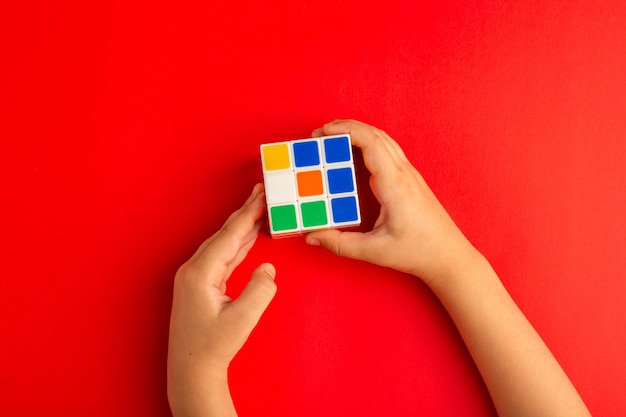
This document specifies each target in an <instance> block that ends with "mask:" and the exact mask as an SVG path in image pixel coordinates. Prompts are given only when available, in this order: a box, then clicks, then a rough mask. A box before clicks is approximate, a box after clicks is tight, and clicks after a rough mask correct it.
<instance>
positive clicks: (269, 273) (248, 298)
mask: <svg viewBox="0 0 626 417" xmlns="http://www.w3.org/2000/svg"><path fill="white" fill-rule="evenodd" d="M340 133H350V134H351V138H352V142H353V144H354V145H356V146H358V147H359V148H361V150H362V152H363V159H364V161H365V165H366V167H367V169H368V170H369V171H370V173H371V178H370V186H371V188H372V191H373V193H374V196H375V197H376V199H377V200H378V202H379V203H380V207H381V208H380V215H379V217H378V219H377V221H376V223H375V225H374V228H373V229H372V230H371V231H369V232H366V233H360V232H346V231H337V230H325V231H318V232H313V233H310V234H308V235H307V236H306V238H305V239H306V242H307V243H308V244H310V245H313V246H322V247H324V248H326V249H328V250H330V251H331V252H333V253H335V254H336V255H339V256H345V257H348V258H353V259H358V260H362V261H365V262H370V263H373V264H376V265H381V266H385V267H389V268H393V269H396V270H398V271H401V272H404V273H407V274H411V275H414V276H415V277H416V279H421V280H422V281H424V283H426V285H428V286H429V287H430V288H431V290H432V291H433V292H434V294H435V295H436V296H437V297H438V298H439V299H440V300H441V302H442V304H443V305H444V307H445V308H446V310H447V311H448V313H449V314H450V316H451V317H452V319H453V321H454V323H455V324H456V326H457V328H458V331H459V333H460V334H461V336H462V338H463V340H464V342H465V344H466V346H467V348H468V350H469V352H470V354H471V356H472V358H473V359H474V361H475V363H476V366H477V367H478V369H479V371H480V373H481V375H482V377H483V379H484V381H485V384H486V386H487V388H488V390H489V393H490V394H491V398H492V399H493V402H494V404H495V407H496V410H497V412H498V415H500V416H533V417H538V416H546V417H547V416H550V417H554V416H568V417H573V416H581V417H582V416H590V415H591V414H590V413H589V411H588V410H587V407H586V406H585V404H584V402H583V401H582V399H581V397H580V396H579V394H578V392H577V391H576V389H575V388H574V386H573V385H572V383H571V382H570V380H569V378H568V377H567V375H566V374H565V372H564V371H563V369H562V368H561V366H560V365H559V364H558V362H557V361H556V359H555V358H554V356H553V355H552V353H551V352H550V350H549V349H548V347H547V346H546V345H545V343H544V342H543V341H542V339H541V338H540V336H539V335H538V334H537V332H536V331H535V330H534V329H533V327H532V325H531V324H530V323H529V322H528V320H527V319H526V318H525V316H524V315H523V313H522V312H521V311H520V309H519V308H518V307H517V305H516V304H515V302H514V301H513V299H512V298H511V297H510V296H509V294H508V293H507V291H506V289H505V288H504V286H503V285H502V283H501V281H500V279H499V278H498V276H497V275H496V273H495V272H494V270H493V269H492V268H491V266H490V265H489V263H488V262H487V260H486V259H485V258H484V257H483V256H482V255H481V254H480V253H479V252H478V251H477V250H476V249H475V248H474V247H473V246H472V244H471V243H470V242H469V241H468V240H467V239H466V238H465V236H464V235H463V233H462V232H461V231H460V230H459V228H458V227H457V226H456V225H455V223H454V222H453V221H452V219H451V218H450V216H449V215H448V214H447V213H446V211H445V209H444V208H443V206H442V205H441V204H440V203H439V201H438V200H437V198H436V197H435V195H434V194H433V192H432V191H431V190H430V188H429V187H428V185H427V184H426V182H425V181H424V179H423V178H422V176H421V175H420V174H419V172H418V171H417V170H416V169H415V168H414V167H413V165H412V164H411V163H410V162H409V160H408V159H407V157H406V156H405V154H404V152H403V151H402V149H401V148H400V146H399V145H398V144H397V143H396V142H395V141H394V140H393V139H392V138H391V137H390V136H389V135H387V134H386V133H385V132H384V131H382V130H380V129H377V128H375V127H372V126H369V125H366V124H364V123H361V122H357V121H353V120H336V121H334V122H331V123H328V124H326V125H325V126H324V127H322V128H320V129H317V130H315V131H314V132H313V136H324V135H332V134H340ZM264 200H265V197H264V193H263V188H262V186H261V185H257V186H255V188H254V190H253V192H252V194H251V196H250V197H249V198H248V200H247V201H246V203H245V204H244V205H243V207H242V208H241V209H239V210H238V211H236V212H235V213H233V214H232V215H231V216H230V218H229V219H228V220H227V221H226V223H225V224H224V226H223V227H222V229H220V230H219V231H218V232H217V233H216V234H215V235H213V236H212V237H210V238H209V239H208V240H207V241H205V242H204V243H203V244H202V245H201V246H200V248H199V249H198V251H197V252H196V253H195V254H194V255H193V256H192V258H191V259H190V260H189V261H187V262H186V263H185V264H184V265H183V266H181V268H180V269H179V271H178V273H177V274H176V279H175V284H174V301H173V306H172V315H171V322H170V339H169V352H168V398H169V401H170V406H171V409H172V413H173V415H174V416H175V417H201V416H202V417H210V416H236V415H237V413H236V411H235V407H234V405H233V402H232V399H231V396H230V391H229V388H228V378H227V370H228V366H229V364H230V362H231V360H232V359H233V357H234V356H235V354H236V353H237V352H238V351H239V349H240V348H241V346H242V345H243V344H244V343H245V341H246V340H247V338H248V336H249V334H250V332H251V331H252V329H253V328H254V327H255V325H256V324H257V322H258V321H259V319H260V317H261V315H262V314H263V312H264V311H265V309H266V307H267V306H268V305H269V303H270V301H271V300H272V298H273V297H274V295H275V293H276V284H275V283H274V276H275V275H276V270H275V268H274V267H273V266H272V265H271V264H268V263H266V264H262V265H260V266H259V267H258V268H257V269H256V270H255V271H254V272H253V274H252V277H251V278H250V282H249V283H248V285H247V286H246V288H245V289H244V291H243V292H242V293H241V295H240V296H239V297H238V298H237V299H236V300H231V299H230V298H228V297H227V296H226V295H225V294H224V292H225V289H226V281H227V280H228V277H229V276H230V274H231V273H232V271H233V269H234V268H236V267H237V265H239V263H240V262H241V261H242V260H243V259H244V258H245V256H246V254H247V253H248V251H249V250H250V248H251V247H252V245H253V244H254V241H255V240H256V237H257V235H258V231H259V228H260V224H261V222H262V221H263V217H264V214H265V206H264ZM407 219H410V220H409V221H408V224H407Z"/></svg>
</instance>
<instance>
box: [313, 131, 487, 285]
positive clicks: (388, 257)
mask: <svg viewBox="0 0 626 417" xmlns="http://www.w3.org/2000/svg"><path fill="white" fill-rule="evenodd" d="M341 133H350V135H351V138H352V142H353V143H354V145H356V146H358V147H359V148H361V150H362V151H363V159H364V162H365V165H366V167H367V169H368V170H369V171H370V173H371V174H372V176H371V178H370V186H371V188H372V191H373V193H374V196H375V197H376V199H377V200H378V202H379V203H380V206H381V207H380V215H379V217H378V219H377V220H376V223H375V225H374V228H373V229H372V230H371V231H369V232H367V233H358V232H342V231H339V230H324V231H318V232H312V233H310V234H308V235H307V237H306V241H307V243H309V244H312V245H317V244H320V245H321V246H323V247H325V248H327V249H329V250H330V251H332V252H333V253H335V254H337V255H341V256H346V257H348V258H354V259H360V260H364V261H368V262H371V263H374V264H377V265H382V266H387V267H391V268H394V269H396V270H399V271H402V272H408V273H411V274H413V275H416V276H419V277H420V278H422V279H423V280H424V281H425V282H426V283H427V284H428V285H431V284H433V283H434V281H435V280H438V279H444V278H445V277H446V276H449V275H450V274H454V273H455V271H456V270H458V268H462V267H463V266H464V265H465V264H466V263H467V262H468V261H471V260H472V259H474V258H475V257H476V256H480V255H479V253H478V252H477V251H476V250H475V249H474V248H473V246H472V245H471V244H470V243H469V241H468V240H467V239H466V238H465V237H464V236H463V234H462V233H461V231H460V230H459V229H458V227H457V226H456V225H455V224H454V222H453V221H452V219H451V218H450V216H449V215H448V214H447V213H446V211H445V209H444V208H443V206H442V205H441V204H440V203H439V201H438V200H437V198H436V197H435V195H434V194H433V192H432V191H431V190H430V188H429V187H428V185H427V184H426V182H425V181H424V179H423V178H422V176H421V175H420V174H419V172H417V170H416V169H415V168H414V167H413V165H411V163H410V162H409V160H408V159H407V157H406V156H405V154H404V152H403V151H402V149H401V148H400V146H399V145H398V144H397V143H396V142H395V141H394V140H393V139H392V138H391V137H389V135H387V134H386V133H385V132H383V131H382V130H380V129H377V128H375V127H373V126H369V125H367V124H365V123H362V122H358V121H354V120H336V121H333V122H331V123H328V124H326V125H325V126H324V127H322V128H319V129H317V130H315V131H314V132H313V136H324V135H335V134H341Z"/></svg>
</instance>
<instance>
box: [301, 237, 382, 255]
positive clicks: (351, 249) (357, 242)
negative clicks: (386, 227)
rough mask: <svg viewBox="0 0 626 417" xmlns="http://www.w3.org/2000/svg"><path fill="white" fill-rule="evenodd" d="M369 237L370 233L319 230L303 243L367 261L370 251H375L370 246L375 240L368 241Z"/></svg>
mask: <svg viewBox="0 0 626 417" xmlns="http://www.w3.org/2000/svg"><path fill="white" fill-rule="evenodd" d="M369 236H370V233H359V232H342V231H340V230H321V231H318V232H311V233H309V234H308V235H307V236H306V237H305V241H306V243H308V244H309V245H313V246H322V247H323V248H325V249H327V250H329V251H330V252H332V253H333V254H335V255H338V256H344V257H346V258H352V259H361V260H366V261H369V260H371V259H372V257H371V253H372V251H375V250H376V248H375V247H373V246H372V243H374V242H376V240H370V239H369Z"/></svg>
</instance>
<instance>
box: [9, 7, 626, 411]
mask: <svg viewBox="0 0 626 417" xmlns="http://www.w3.org/2000/svg"><path fill="white" fill-rule="evenodd" d="M232 3H238V4H236V5H228V4H227V2H187V1H182V2H175V3H174V2H172V3H171V4H168V3H166V2H160V3H158V2H145V3H136V2H102V3H95V2H76V4H71V3H68V2H39V3H35V4H33V3H29V2H21V1H6V0H5V1H3V2H2V3H1V4H0V42H1V44H0V59H1V62H2V67H1V69H0V72H1V81H0V140H1V149H0V173H1V175H0V180H1V184H0V185H1V189H0V202H1V206H0V207H1V214H2V216H1V220H0V222H1V223H0V239H1V240H0V242H1V251H0V260H1V263H2V270H1V272H0V274H1V277H2V278H1V280H0V294H1V297H2V300H1V301H0V332H1V335H2V336H1V337H2V338H1V341H0V413H1V414H2V415H6V416H39V415H47V416H87V415H88V416H113V415H115V416H144V415H145V416H167V415H169V409H168V405H167V399H166V393H165V381H166V379H165V378H166V374H165V360H166V354H167V336H168V319H169V309H170V306H171V296H172V280H173V276H174V273H175V272H176V269H177V267H178V266H179V265H180V264H181V263H182V262H184V261H185V260H186V259H187V258H188V257H189V256H190V255H191V254H192V253H193V251H194V250H195V248H196V247H197V246H198V245H199V244H200V243H201V241H202V240H203V239H204V238H205V237H207V236H209V235H210V234H211V233H212V232H214V231H215V230H216V229H217V228H218V227H219V226H220V225H221V224H222V222H223V221H224V219H225V218H226V217H227V215H228V214H229V213H230V212H232V211H233V210H234V209H236V208H237V207H238V206H239V205H240V204H241V203H242V202H243V200H244V199H245V197H246V196H247V195H248V193H249V192H250V190H251V189H252V186H253V185H254V183H255V182H257V181H260V180H261V178H262V177H261V172H260V161H259V155H258V153H259V151H258V145H259V144H260V143H264V142H271V141H278V140H286V139H293V138H302V137H307V136H308V135H309V134H310V132H311V130H312V129H314V128H316V127H318V126H320V125H321V124H323V123H324V122H327V121H329V120H331V119H333V118H345V117H350V118H357V119H362V120H364V121H366V122H369V123H371V124H374V125H376V126H378V127H381V128H383V129H385V130H386V131H388V132H389V133H390V134H391V135H392V136H393V137H395V138H396V139H397V140H398V142H399V143H400V144H401V145H402V146H403V147H404V149H405V150H406V152H407V154H408V156H409V158H410V159H411V160H412V162H413V163H414V164H415V165H416V166H417V167H418V169H419V170H420V171H421V172H422V174H423V175H424V177H425V178H426V180H427V181H428V182H429V184H430V185H431V186H432V188H433V190H434V191H435V193H436V194H437V195H438V196H439V197H440V200H441V201H442V203H443V204H444V205H445V206H446V207H447V209H448V210H449V212H450V214H451V215H452V216H453V218H454V219H455V221H456V222H457V223H458V224H459V226H460V227H461V229H462V230H463V231H464V232H465V233H466V235H467V236H468V237H469V238H470V240H472V241H473V242H474V243H475V244H476V246H477V247H478V248H479V249H480V250H481V251H482V252H483V253H484V254H485V255H486V256H487V257H488V258H489V259H490V260H491V262H492V264H493V265H494V267H495V269H496V270H497V272H498V273H499V275H500V277H501V279H502V281H503V282H504V284H505V285H506V287H507V289H508V290H509V291H510V293H511V294H512V296H513V297H514V299H515V300H516V301H517V302H518V304H519V305H520V307H521V308H522V310H523V311H524V312H525V313H526V315H527V316H528V318H529V319H530V321H531V322H532V323H533V324H534V326H535V327H536V328H537V329H538V331H539V332H540V334H541V335H542V336H543V337H544V339H545V341H546V342H547V344H548V345H549V346H550V348H551V349H552V351H553V352H554V354H555V356H556V357H557V359H558V360H559V361H560V363H561V364H562V366H563V367H564V368H565V370H566V372H567V373H568V374H569V376H570V377H571V379H572V381H573V382H574V384H575V385H576V387H577V388H578V389H579V391H580V393H581V395H582V396H583V398H584V400H585V401H586V402H587V404H588V406H589V408H590V409H591V411H592V413H594V414H595V415H604V416H623V415H624V414H625V413H626V377H625V375H626V359H625V355H624V351H625V350H626V330H625V326H624V317H625V314H626V303H624V299H625V298H626V284H625V280H624V278H625V271H626V253H625V249H624V237H625V236H626V220H625V218H626V217H625V213H626V192H625V191H626V169H625V166H626V136H625V134H626V112H625V109H626V77H625V75H626V24H625V23H624V22H625V21H626V3H624V2H621V1H604V2H595V1H591V0H589V1H559V2H544V1H534V0H532V1H524V2H513V3H519V4H513V5H503V4H501V2H492V1H467V2H458V1H451V0H450V1H449V0H444V1H419V2H417V1H403V2H402V1H384V2H382V1H381V2H363V1H353V0H345V1H338V0H335V1H314V2H309V1H285V0H283V1H277V2H272V3H271V6H270V5H265V4H260V3H259V2H253V1H243V2H232ZM359 175H360V181H361V183H362V185H361V191H362V192H363V196H362V198H363V215H364V221H365V223H366V224H369V225H371V224H372V223H373V221H374V219H375V217H376V213H377V208H376V205H375V203H374V202H373V201H372V198H371V195H370V194H369V193H368V192H366V184H367V176H368V175H367V173H366V172H365V171H364V170H363V169H361V170H360V171H359ZM416 256H419V254H416ZM266 260H267V261H271V262H274V263H275V265H276V266H277V269H278V277H277V283H278V286H279V290H278V294H277V296H276V298H275V299H274V301H273V302H272V305H271V306H270V307H269V309H268V311H267V312H266V314H265V316H264V317H263V319H262V320H261V323H260V324H259V326H258V327H257V329H256V330H255V331H254V333H253V334H252V336H251V338H250V340H249V343H248V344H247V345H246V346H245V347H244V348H243V350H242V351H241V352H240V354H239V355H238V357H237V358H236V359H235V361H234V362H233V364H232V367H231V385H232V393H233V396H234V400H235V403H236V405H237V406H238V409H239V411H240V415H241V416H270V415H271V416H295V415H298V416H320V415H326V416H343V415H358V416H380V415H396V416H403V415H441V416H452V415H464V416H478V415H494V413H495V412H494V410H493V406H492V405H491V401H490V399H489V396H488V394H487V392H486V389H485V387H484V385H483V383H482V381H481V379H480V375H479V374H478V372H477V370H476V368H475V367H474V365H473V363H472V361H471V358H470V357H469V355H468V353H467V351H466V349H465V347H464V345H463V343H462V341H461V339H460V338H459V336H458V334H457V333H456V330H455V328H454V326H453V324H452V322H451V321H450V319H449V318H448V317H447V315H446V313H445V311H444V310H443V308H442V307H441V305H440V304H439V303H438V301H437V300H436V299H435V297H434V296H433V295H432V294H431V293H430V292H429V290H428V289H427V288H426V287H425V286H424V285H422V284H421V283H419V282H417V281H416V280H415V279H413V278H411V277H408V276H405V275H402V274H399V273H395V272H393V271H389V270H385V269H382V268H376V267H371V266H368V265H364V264H361V263H358V262H354V261H349V260H345V259H339V258H335V257H333V256H331V255H329V254H328V253H326V252H325V251H323V250H322V249H320V248H312V247H307V246H306V245H305V244H304V243H303V241H302V239H301V238H294V239H285V240H278V241H273V240H271V239H270V238H269V237H268V236H267V235H266V234H264V235H263V236H261V237H260V238H259V240H258V242H257V244H256V246H255V247H254V249H253V250H252V252H251V253H250V255H249V258H248V259H247V260H246V261H245V262H244V264H243V265H242V267H241V268H240V269H239V270H238V271H237V272H236V273H235V275H234V276H233V277H232V281H231V285H230V291H231V294H233V295H236V294H237V292H238V291H239V290H240V289H241V287H242V286H243V284H244V283H245V282H246V280H247V277H248V276H249V273H250V271H251V270H252V269H253V268H254V267H255V266H256V265H257V264H258V263H260V262H262V261H266Z"/></svg>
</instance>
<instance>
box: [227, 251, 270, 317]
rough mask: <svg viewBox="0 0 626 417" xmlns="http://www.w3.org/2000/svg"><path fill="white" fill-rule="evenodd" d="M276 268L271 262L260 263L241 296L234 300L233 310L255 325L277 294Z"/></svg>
mask: <svg viewBox="0 0 626 417" xmlns="http://www.w3.org/2000/svg"><path fill="white" fill-rule="evenodd" d="M275 276H276V268H274V265H272V264H270V263H264V264H261V265H259V267H257V268H256V269H255V270H254V271H253V272H252V276H251V277H250V281H249V282H248V284H247V285H246V286H245V288H244V289H243V291H242V292H241V294H240V295H239V297H237V299H236V300H234V301H233V302H232V308H233V310H236V311H237V312H238V313H239V314H240V317H243V318H245V320H246V321H249V324H251V325H252V326H253V327H254V326H256V324H257V323H258V322H259V320H260V319H261V316H262V315H263V312H264V311H265V309H266V308H267V306H268V305H269V304H270V302H271V301H272V299H273V298H274V295H275V294H276V283H274V277H275Z"/></svg>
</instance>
